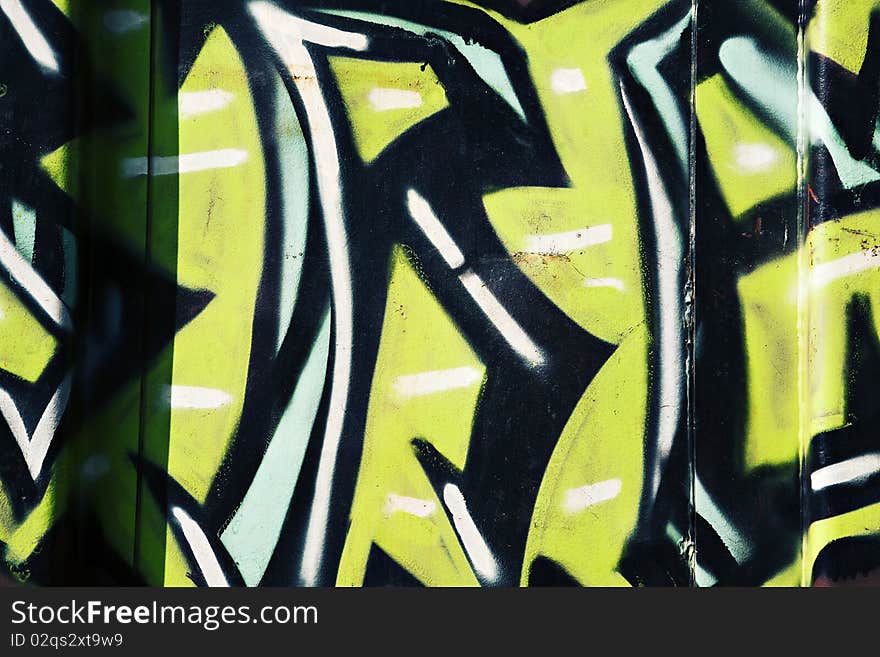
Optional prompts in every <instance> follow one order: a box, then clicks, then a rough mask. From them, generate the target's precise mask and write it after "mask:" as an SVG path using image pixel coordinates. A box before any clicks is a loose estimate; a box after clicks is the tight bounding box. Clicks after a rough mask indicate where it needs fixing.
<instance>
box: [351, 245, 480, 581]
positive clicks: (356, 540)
mask: <svg viewBox="0 0 880 657" xmlns="http://www.w3.org/2000/svg"><path fill="white" fill-rule="evenodd" d="M389 277H390V283H389V289H388V299H387V303H386V307H385V318H384V322H383V330H382V339H381V342H380V345H379V353H378V356H377V358H376V369H375V373H374V375H373V385H372V388H371V393H370V405H369V411H368V414H367V424H366V430H365V432H364V451H363V457H362V459H361V465H360V470H359V472H358V478H357V489H356V491H355V497H354V502H353V504H352V511H351V528H350V530H349V533H348V539H347V541H346V545H345V551H344V553H343V557H342V563H341V564H340V567H339V575H338V577H337V584H338V585H340V586H358V585H360V584H361V582H362V581H363V577H364V569H365V568H366V562H367V557H368V555H369V550H370V546H371V545H372V543H373V542H376V543H377V544H378V545H379V546H380V547H381V548H382V549H383V550H385V552H387V553H388V554H389V555H390V556H391V557H392V558H394V559H396V560H397V561H398V562H400V563H401V564H402V565H403V566H404V567H406V568H407V569H408V570H410V572H411V573H412V574H413V575H414V576H415V577H417V578H418V579H419V580H420V581H422V583H424V584H426V585H429V586H441V585H442V586H470V585H476V583H477V581H476V577H475V576H474V574H473V572H472V571H471V568H470V566H469V564H468V562H467V559H466V557H465V555H464V553H463V551H462V549H461V547H460V546H459V543H458V539H457V537H456V535H455V532H454V530H453V529H452V526H451V525H450V524H449V521H448V520H447V518H446V515H445V513H444V511H443V506H442V503H441V502H440V500H439V499H438V498H437V496H436V494H435V493H434V490H433V488H432V487H431V483H430V482H429V481H428V478H427V476H426V475H425V473H424V471H423V469H422V466H421V465H420V463H419V462H418V460H417V459H416V457H415V454H414V452H413V448H412V445H411V441H412V440H413V439H414V438H423V439H425V440H427V441H428V442H430V443H431V444H432V445H433V446H434V447H435V448H436V449H437V450H438V451H439V452H440V453H442V454H443V455H444V456H445V457H446V458H447V459H448V460H449V461H450V462H451V463H452V464H454V465H455V467H457V468H459V469H464V466H465V458H466V456H467V448H468V444H469V442H470V436H471V428H472V424H473V418H474V413H475V411H476V407H477V403H478V400H479V394H480V390H481V384H480V383H479V382H476V383H474V384H473V385H471V386H469V387H467V388H456V389H451V390H446V391H443V392H437V393H434V394H430V395H424V396H416V397H407V396H406V395H405V394H403V395H402V394H401V393H400V392H399V391H398V390H397V389H396V387H395V380H396V379H397V377H399V376H403V375H410V374H418V373H421V372H430V371H436V370H445V369H452V368H460V367H472V368H475V369H476V370H478V371H480V372H485V368H484V367H483V365H482V363H481V362H480V360H479V358H478V357H477V355H476V354H475V353H474V351H473V349H471V347H470V345H468V343H467V342H466V341H465V340H464V338H463V337H462V336H461V334H460V332H459V330H458V328H457V327H456V326H455V324H454V323H453V321H452V320H451V318H450V317H449V315H448V314H447V313H446V311H445V310H443V308H442V306H441V305H440V304H439V302H438V301H437V299H436V298H435V297H434V295H433V294H432V293H431V292H430V290H429V289H428V288H427V287H426V286H425V283H424V282H423V281H422V279H421V278H419V275H418V274H417V273H416V271H415V270H414V269H413V267H412V265H411V264H410V262H409V260H408V259H407V257H406V255H405V253H404V250H403V249H402V248H400V247H395V249H394V252H393V255H392V258H391V263H390V272H389ZM389 494H393V495H402V496H406V497H412V498H417V499H421V500H427V501H430V502H433V504H434V505H435V511H434V513H432V514H431V515H430V516H428V517H426V518H419V517H416V516H412V515H408V514H404V513H400V512H398V513H395V514H393V515H388V514H386V511H385V505H386V503H387V499H388V495H389Z"/></svg>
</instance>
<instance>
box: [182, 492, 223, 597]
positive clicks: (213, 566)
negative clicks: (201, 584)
mask: <svg viewBox="0 0 880 657" xmlns="http://www.w3.org/2000/svg"><path fill="white" fill-rule="evenodd" d="M171 515H172V516H174V519H175V520H177V524H179V525H180V529H181V531H182V532H183V536H184V538H185V539H186V542H187V543H188V544H189V547H190V549H191V550H192V553H193V556H194V557H195V559H196V563H197V564H198V566H199V570H201V571H202V576H203V577H204V578H205V583H206V584H207V585H208V586H213V587H227V586H229V581H228V580H227V579H226V575H225V574H224V572H223V568H222V567H221V566H220V562H219V561H218V560H217V555H216V554H214V550H213V549H212V548H211V542H210V541H209V540H208V537H207V536H205V532H204V531H203V530H202V528H201V527H199V524H198V523H197V522H196V521H195V520H193V519H192V518H191V517H190V515H189V514H188V513H187V512H186V511H184V510H183V509H181V508H180V507H179V506H175V507H172V508H171Z"/></svg>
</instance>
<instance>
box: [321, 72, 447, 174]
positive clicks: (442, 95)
mask: <svg viewBox="0 0 880 657" xmlns="http://www.w3.org/2000/svg"><path fill="white" fill-rule="evenodd" d="M329 61H330V68H331V70H332V71H333V75H334V76H335V77H336V80H337V82H338V83H339V91H340V93H341V94H342V101H343V103H345V109H346V111H347V112H348V118H349V121H350V123H351V130H352V134H353V136H354V142H355V145H356V146H357V149H358V152H359V153H360V155H361V158H363V160H364V161H365V162H371V161H372V160H374V159H375V158H376V157H377V156H378V155H379V154H380V153H381V152H382V151H383V150H385V148H386V147H387V146H388V144H390V143H391V142H392V141H394V140H395V139H397V137H399V136H400V135H402V134H403V133H404V132H406V131H407V130H409V129H410V128H412V127H413V126H414V125H415V124H417V123H419V122H420V121H424V120H425V119H426V118H428V117H429V116H431V115H433V114H435V113H437V112H439V111H440V110H442V109H443V108H444V107H446V106H447V105H448V104H449V102H448V101H447V100H446V92H445V91H444V90H443V86H442V85H441V84H440V81H439V80H438V79H437V75H436V74H435V73H434V69H432V68H431V67H430V66H428V65H426V64H424V63H417V62H380V61H373V60H369V59H353V58H351V57H331V58H330V60H329ZM385 89H389V90H394V91H404V92H408V93H413V94H418V95H419V97H420V98H421V102H420V104H419V105H418V106H415V107H404V108H395V109H385V110H381V109H377V108H376V107H375V106H374V105H373V103H372V102H371V100H370V94H371V92H373V91H374V90H385Z"/></svg>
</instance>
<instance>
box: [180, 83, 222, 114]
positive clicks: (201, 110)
mask: <svg viewBox="0 0 880 657" xmlns="http://www.w3.org/2000/svg"><path fill="white" fill-rule="evenodd" d="M234 97H235V96H234V95H233V94H232V93H231V92H229V91H224V90H223V89H208V90H206V91H182V92H180V94H178V96H177V114H178V116H179V117H180V118H181V119H188V118H190V117H193V116H197V115H199V114H207V113H208V112H216V111H217V110H221V109H223V108H224V107H226V106H227V105H229V103H231V102H232V99H233V98H234Z"/></svg>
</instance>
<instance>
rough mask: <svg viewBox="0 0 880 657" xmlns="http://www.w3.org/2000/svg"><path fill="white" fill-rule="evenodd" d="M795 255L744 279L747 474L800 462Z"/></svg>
mask: <svg viewBox="0 0 880 657" xmlns="http://www.w3.org/2000/svg"><path fill="white" fill-rule="evenodd" d="M797 286H798V267H797V255H793V256H789V257H785V258H780V259H776V260H774V261H772V262H769V263H767V264H765V265H763V266H761V267H759V268H758V269H756V270H755V271H753V272H751V273H750V274H747V275H745V276H743V277H742V278H740V280H739V284H738V290H739V296H740V303H741V307H742V315H743V331H744V333H745V354H746V382H747V387H748V396H747V400H748V401H747V408H748V421H747V426H746V436H745V446H744V449H745V464H746V468H747V469H752V468H755V467H757V466H761V465H771V464H783V463H794V462H795V461H796V460H797V457H798V440H799V439H798V417H799V415H798V414H799V402H798V387H797V381H798V368H799V343H798V305H797V302H798V287H797Z"/></svg>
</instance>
